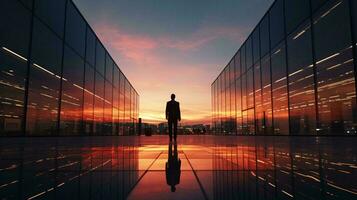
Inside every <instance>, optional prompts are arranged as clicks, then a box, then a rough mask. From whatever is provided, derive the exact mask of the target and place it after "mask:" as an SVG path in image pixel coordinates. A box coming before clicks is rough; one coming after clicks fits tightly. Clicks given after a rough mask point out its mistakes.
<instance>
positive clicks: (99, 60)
mask: <svg viewBox="0 0 357 200" xmlns="http://www.w3.org/2000/svg"><path fill="white" fill-rule="evenodd" d="M104 64H105V50H104V47H103V45H102V44H101V43H100V42H99V41H98V40H96V59H95V69H96V70H97V72H99V73H100V74H101V75H103V76H104V75H105V74H104V68H105V65H104Z"/></svg>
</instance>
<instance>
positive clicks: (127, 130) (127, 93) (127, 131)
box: [124, 79, 131, 135]
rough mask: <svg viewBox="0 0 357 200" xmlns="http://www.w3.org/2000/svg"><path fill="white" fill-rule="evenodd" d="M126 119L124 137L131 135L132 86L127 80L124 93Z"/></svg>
mask: <svg viewBox="0 0 357 200" xmlns="http://www.w3.org/2000/svg"><path fill="white" fill-rule="evenodd" d="M124 98H125V99H124V105H125V108H124V113H125V114H124V119H125V126H124V135H129V134H130V103H131V101H130V84H129V81H128V80H127V79H125V93H124Z"/></svg>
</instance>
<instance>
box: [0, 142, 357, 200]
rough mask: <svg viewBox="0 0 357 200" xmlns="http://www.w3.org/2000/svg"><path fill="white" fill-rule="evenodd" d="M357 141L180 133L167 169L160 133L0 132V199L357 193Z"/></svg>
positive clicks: (347, 195) (165, 146) (304, 196)
mask: <svg viewBox="0 0 357 200" xmlns="http://www.w3.org/2000/svg"><path fill="white" fill-rule="evenodd" d="M356 142H357V138H338V137H333V138H328V137H323V138H314V137H232V136H221V137H219V136H181V137H179V140H178V142H177V148H176V149H177V156H178V158H179V159H180V162H181V164H180V165H177V166H178V168H177V167H176V168H174V167H168V168H166V165H167V162H168V163H169V165H168V166H175V164H174V163H175V162H173V161H172V160H175V159H176V160H177V158H176V157H175V156H174V155H175V148H174V147H175V144H174V143H173V144H172V146H171V147H172V152H170V155H172V156H169V150H168V149H169V148H170V145H169V144H168V138H167V137H163V136H153V137H144V136H141V137H127V136H124V137H70V138H69V137H67V138H1V140H0V156H1V157H0V158H1V160H0V199H125V198H128V199H357V182H356V181H355V180H356V179H357V147H356V145H355V144H357V143H356ZM169 157H170V159H171V160H170V161H168V159H169ZM170 169H171V170H170ZM168 183H171V184H172V185H174V186H175V187H174V190H175V192H172V187H171V186H170V185H168Z"/></svg>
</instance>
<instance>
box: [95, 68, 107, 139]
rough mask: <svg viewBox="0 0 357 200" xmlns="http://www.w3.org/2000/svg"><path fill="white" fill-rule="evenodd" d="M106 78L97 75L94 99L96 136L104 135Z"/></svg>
mask: <svg viewBox="0 0 357 200" xmlns="http://www.w3.org/2000/svg"><path fill="white" fill-rule="evenodd" d="M104 89H105V87H104V78H103V77H102V76H101V75H100V74H99V73H98V72H97V73H95V98H94V132H95V135H102V134H103V132H102V131H103V129H102V128H103V117H104Z"/></svg>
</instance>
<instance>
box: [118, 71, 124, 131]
mask: <svg viewBox="0 0 357 200" xmlns="http://www.w3.org/2000/svg"><path fill="white" fill-rule="evenodd" d="M119 93H120V96H119V122H120V123H119V135H124V114H125V104H124V103H125V102H124V100H125V98H124V93H125V77H124V75H123V73H121V72H120V89H119Z"/></svg>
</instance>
